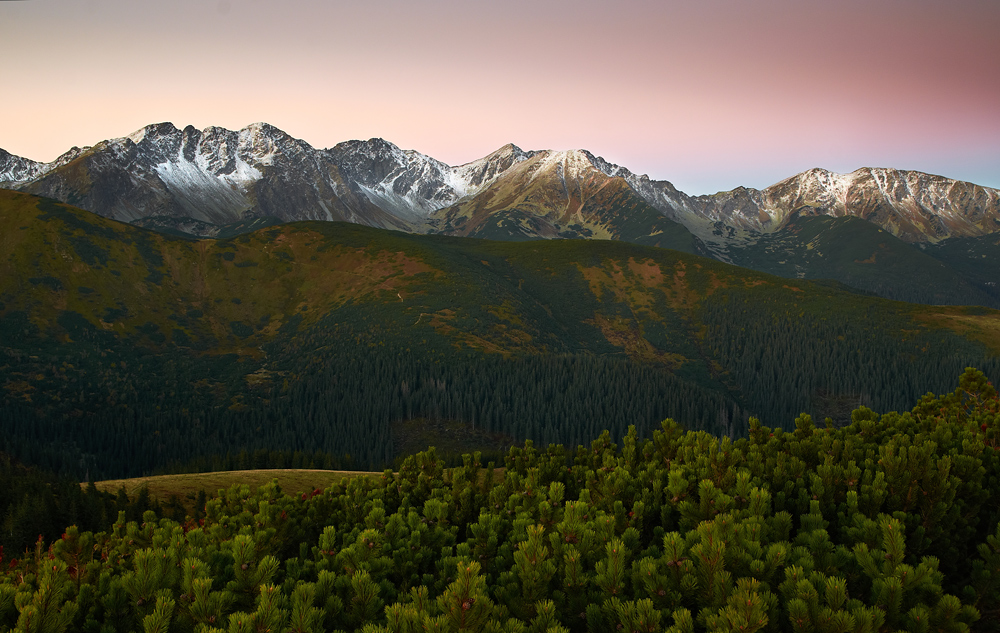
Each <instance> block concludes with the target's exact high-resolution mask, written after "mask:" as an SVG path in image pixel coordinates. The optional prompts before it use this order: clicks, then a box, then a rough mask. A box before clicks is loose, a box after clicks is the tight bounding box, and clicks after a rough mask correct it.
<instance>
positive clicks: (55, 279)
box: [0, 192, 1000, 448]
mask: <svg viewBox="0 0 1000 633" xmlns="http://www.w3.org/2000/svg"><path fill="white" fill-rule="evenodd" d="M0 227H2V230H0V252H2V253H3V254H2V255H0V371H2V373H0V376H3V384H2V389H3V392H4V394H5V396H6V398H7V399H8V401H10V402H15V403H19V406H27V407H32V408H37V409H39V410H45V408H46V407H49V408H50V409H51V410H52V411H57V412H59V415H61V416H63V417H62V418H61V419H63V420H65V424H79V422H78V420H80V419H91V418H93V416H97V415H98V414H99V413H100V410H99V409H98V408H95V407H97V403H102V404H100V406H102V407H115V406H122V405H121V404H120V403H122V402H124V401H125V400H124V398H125V396H127V395H128V394H129V393H132V394H133V395H132V398H133V401H134V400H135V399H136V398H138V399H139V401H141V402H144V403H151V402H153V403H155V404H156V406H157V407H162V408H163V410H164V411H171V410H172V407H175V405H173V402H175V400H176V398H175V396H174V393H175V392H178V393H180V392H182V391H185V390H187V391H192V390H193V391H194V392H196V393H195V395H194V396H191V397H190V402H192V403H193V404H192V405H190V406H195V407H199V408H201V407H207V408H206V410H207V411H214V410H217V409H219V408H228V409H229V410H235V411H239V410H241V409H243V408H247V407H249V408H250V409H251V410H252V409H253V406H256V405H253V403H255V402H256V403H259V404H262V405H264V404H267V403H268V402H271V401H277V400H281V399H282V398H286V397H287V396H288V395H289V394H290V393H291V391H290V390H292V389H293V388H294V387H295V385H296V384H299V383H300V382H302V381H305V380H307V379H308V378H309V377H310V376H312V375H316V374H317V373H321V371H323V368H324V367H326V368H329V367H330V363H331V362H334V361H335V362H342V360H336V359H337V358H341V359H342V358H343V357H342V356H340V357H337V356H331V355H330V353H328V351H327V350H328V349H332V348H333V346H334V345H335V344H336V345H339V346H340V348H341V349H342V348H343V347H344V345H354V346H355V347H356V351H355V352H350V353H352V354H355V356H358V355H362V356H363V355H364V354H365V352H364V350H365V349H366V346H378V347H380V348H381V347H383V346H397V347H398V348H399V349H400V350H401V351H402V352H403V353H405V354H406V355H409V356H412V357H414V358H417V359H419V361H420V362H423V363H430V364H431V365H433V364H434V363H444V364H451V363H453V361H454V359H456V358H462V359H464V360H463V361H462V362H467V363H473V364H475V363H480V361H479V360H477V359H483V360H486V359H490V358H512V359H514V358H525V357H539V356H544V357H563V356H566V355H571V356H576V357H580V358H598V357H606V358H628V359H630V360H631V361H633V362H634V363H636V364H638V365H640V366H642V367H647V368H656V370H657V371H664V372H669V373H672V374H674V375H676V376H679V377H681V378H683V379H684V380H686V381H689V382H691V383H692V384H696V385H698V386H699V388H701V389H707V390H710V391H712V392H718V393H720V394H724V396H725V398H726V399H727V400H728V401H730V402H738V403H741V406H744V407H746V406H747V403H748V402H764V401H765V399H764V398H763V396H754V393H762V394H764V395H766V394H767V393H773V390H774V389H786V388H788V385H792V384H794V383H795V381H796V380H799V378H800V377H801V374H802V372H803V371H804V370H803V369H801V368H799V367H798V366H797V364H801V362H803V360H802V359H800V358H799V356H802V355H803V354H807V352H806V351H804V350H805V347H803V348H802V350H798V349H791V350H786V351H785V352H783V353H785V354H786V357H777V356H776V357H775V360H772V361H768V362H770V363H772V365H773V367H767V368H766V369H767V371H766V372H763V373H764V374H766V376H764V377H765V378H767V381H770V382H767V381H762V377H761V375H762V371H761V370H760V368H759V367H754V365H753V363H754V361H755V359H757V360H758V361H759V359H760V358H762V357H763V356H764V355H766V354H768V353H769V352H770V351H771V350H770V348H772V347H774V342H773V341H774V335H775V332H781V331H783V329H784V328H792V327H798V326H797V325H796V324H801V323H805V322H810V323H813V324H814V325H812V326H810V327H812V328H814V329H813V330H807V331H805V332H804V333H803V332H800V333H799V334H797V336H800V337H802V336H805V337H808V336H810V335H812V336H814V337H817V336H819V337H826V338H833V340H832V343H831V344H832V345H833V346H834V348H832V351H830V350H828V351H827V352H824V353H830V354H831V355H832V356H837V355H838V354H839V356H837V357H838V358H843V359H846V360H845V361H843V362H844V363H846V364H844V366H843V367H840V369H841V370H843V369H845V368H847V369H848V370H849V371H854V370H853V369H851V368H853V367H854V366H855V365H857V367H858V368H864V367H867V366H870V365H871V364H872V363H876V364H877V363H879V362H883V361H882V360H880V359H874V358H865V359H860V360H859V359H858V358H857V353H858V348H856V347H857V346H856V345H855V341H857V342H861V341H864V342H865V343H868V342H870V340H874V341H875V342H876V343H877V344H878V345H876V347H875V348H873V349H888V350H894V351H891V353H892V354H896V355H905V356H906V357H907V358H908V359H909V360H908V361H907V362H909V363H917V364H919V363H920V360H921V358H931V357H932V356H933V354H937V356H933V357H934V358H938V357H941V355H942V354H944V355H947V354H951V353H952V352H953V350H958V352H955V353H959V352H960V353H961V354H967V355H968V354H971V355H972V356H971V357H974V356H975V355H976V354H988V353H989V351H990V350H989V349H988V348H989V347H990V346H991V343H990V341H991V338H990V333H992V332H995V331H996V330H997V324H998V323H1000V313H997V312H995V311H991V310H975V309H966V308H948V309H939V308H931V307H927V306H916V305H910V304H902V303H895V302H889V301H885V300H882V299H877V298H872V297H863V296H859V295H856V294H852V293H850V292H847V291H845V290H844V289H843V288H841V287H837V286H835V285H831V284H823V283H812V282H807V281H794V282H792V281H789V280H788V279H782V278H778V277H773V276H770V275H767V274H763V273H758V272H753V271H749V270H746V269H741V268H737V267H733V266H729V265H725V264H721V263H719V262H716V261H713V260H709V259H705V258H701V257H697V256H694V255H689V254H685V253H681V252H678V251H673V250H664V249H658V248H652V247H644V246H639V245H635V244H629V243H624V242H616V241H604V240H598V241H585V240H552V241H533V242H521V243H510V242H490V241H481V240H471V239H467V238H454V237H445V236H420V235H411V234H404V233H397V232H392V231H384V230H378V229H371V228H367V227H362V226H358V225H351V224H342V223H321V222H303V223H295V224H289V225H283V226H277V227H271V228H267V229H263V230H261V231H257V232H255V233H252V234H246V235H241V236H238V237H236V238H233V239H229V240H218V241H209V240H206V241H192V240H185V239H180V238H172V237H169V236H164V235H160V234H156V233H152V232H148V231H143V230H139V229H136V228H135V227H131V226H128V225H124V224H120V223H117V222H113V221H110V220H106V219H104V218H100V217H98V216H96V215H93V214H90V213H87V212H85V211H80V210H76V209H73V208H71V207H67V206H64V205H60V204H56V203H52V202H50V201H39V199H37V198H34V197H31V196H28V195H25V194H19V193H14V192H0ZM751 308H752V309H751ZM748 309H749V310H750V311H749V312H748V311H747V310H748ZM743 315H746V316H743ZM740 319H752V322H745V323H744V322H741V321H740ZM750 326H752V327H750ZM754 328H756V329H754ZM823 328H827V329H829V332H830V333H832V334H830V333H826V331H825V330H824V329H823ZM831 328H832V329H831ZM838 328H839V329H838ZM799 329H801V328H799ZM751 330H753V332H751ZM811 332H812V334H810V333H811ZM741 337H749V338H746V339H745V340H744V339H743V338H741ZM768 337H770V338H768ZM837 338H839V339H840V342H838V341H837V340H836V339H837ZM869 339H870V340H869ZM777 340H779V341H780V340H781V339H780V337H779V339H777ZM788 340H789V341H791V340H792V339H790V338H789V339H788ZM733 341H735V343H733V344H734V345H736V347H735V348H732V349H729V350H728V351H727V350H726V349H724V348H725V346H726V345H728V344H729V343H731V342H733ZM825 343H827V342H824V344H825ZM798 345H800V343H795V344H794V345H793V346H792V347H793V348H795V347H796V346H798ZM838 345H839V347H837V346H838ZM879 346H881V347H879ZM730 347H732V346H730ZM369 349H370V347H369ZM824 349H825V348H824ZM808 353H812V352H808ZM852 354H853V355H852ZM927 354H931V355H927ZM806 360H808V359H806ZM817 360H819V361H820V362H822V361H824V360H826V359H813V360H811V361H809V362H811V363H813V365H814V367H813V368H812V369H810V371H812V372H813V374H816V375H820V374H822V373H823V372H824V371H826V368H823V367H819V368H817V367H815V365H816V363H817ZM889 360H890V361H892V359H889ZM837 362H841V361H837ZM892 362H895V361H892ZM935 362H936V361H935ZM851 363H854V364H851ZM327 371H329V369H327ZM893 371H895V370H893ZM890 373H891V372H890ZM953 380H954V375H953V372H952V371H951V369H949V370H948V374H947V375H946V376H942V377H941V382H942V384H943V385H947V384H950V382H951V381H953ZM911 382H914V381H911ZM894 385H895V383H891V382H889V383H886V387H885V388H886V389H889V390H890V391H891V390H892V389H895V387H894ZM515 388H517V389H521V388H522V387H515ZM796 388H799V387H796ZM815 388H816V387H815V385H811V384H804V385H803V386H802V387H801V389H802V390H803V394H804V396H803V397H804V398H805V400H803V402H808V399H809V397H810V395H809V390H811V389H815ZM921 388H923V389H927V388H932V389H937V388H938V386H937V385H934V384H927V382H926V380H924V383H923V384H921ZM834 395H836V394H834ZM847 395H848V397H852V398H853V397H854V392H853V391H851V392H850V393H848V394H847ZM199 398H200V400H199ZM755 398H756V399H755ZM77 401H79V402H81V403H82V404H79V405H76V404H75V403H76V402H77ZM115 403H119V404H117V405H116V404H115ZM727 406H728V405H727ZM790 406H791V405H790ZM793 406H795V407H799V405H798V404H795V405H793ZM798 410H799V411H801V410H805V406H804V405H803V406H802V408H798ZM277 414H278V415H285V413H284V412H282V411H277ZM212 415H214V414H212ZM88 416H91V417H88ZM93 419H96V418H93ZM211 419H213V418H211V417H210V418H208V420H211ZM682 421H683V420H682ZM784 422H787V420H772V421H771V423H773V424H781V423H784ZM192 424H195V427H193V429H192V430H191V431H186V432H187V433H191V432H201V431H198V428H199V427H197V424H199V422H198V421H197V420H194V421H192ZM167 431H169V429H165V430H164V432H165V433H166V432H167ZM168 436H169V434H167V435H165V436H164V437H165V438H166V437H168ZM164 441H168V440H167V439H164ZM421 448H422V447H421Z"/></svg>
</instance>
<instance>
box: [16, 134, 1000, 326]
mask: <svg viewBox="0 0 1000 633" xmlns="http://www.w3.org/2000/svg"><path fill="white" fill-rule="evenodd" d="M0 187H4V188H9V189H17V190H20V191H24V192H28V193H32V194H36V195H40V196H44V197H48V198H53V199H55V200H58V201H61V202H65V203H69V204H72V205H75V206H78V207H81V208H83V209H86V210H89V211H92V212H94V213H97V214H99V215H102V216H105V217H108V218H112V219H115V220H119V221H123V222H129V223H133V224H136V225H138V226H142V227H146V228H152V229H156V230H159V231H164V232H172V233H175V234H176V233H180V234H185V235H190V236H197V237H224V236H227V235H233V234H237V233H240V232H245V231H249V230H255V229H257V228H260V227H262V226H267V225H273V224H279V223H284V222H292V221H301V220H327V221H345V222H351V223H355V224H362V225H367V226H372V227H378V228H388V229H394V230H400V231H406V232H413V233H431V234H434V233H436V234H445V235H455V236H463V237H482V238H489V239H499V240H515V241H517V240H530V239H545V238H549V239H551V238H591V239H615V240H622V241H628V242H634V243H639V244H645V245H652V246H659V247H666V248H673V249H677V250H682V251H686V252H690V253H697V254H701V255H705V256H709V257H712V258H715V259H718V260H720V261H723V262H727V263H733V264H737V265H741V266H745V267H750V268H754V269H757V270H761V271H765V272H770V273H773V274H778V275H782V276H786V277H792V278H830V279H836V280H838V281H841V282H843V283H845V284H847V285H849V286H851V287H854V288H856V289H859V290H862V291H865V292H871V293H876V294H880V295H882V296H885V297H888V298H893V299H902V300H906V301H914V302H921V303H942V304H980V305H986V306H992V307H1000V289H998V288H997V287H996V277H997V276H998V274H1000V191H998V190H996V189H991V188H987V187H982V186H978V185H974V184H971V183H967V182H961V181H956V180H952V179H949V178H944V177H941V176H933V175H929V174H924V173H920V172H914V171H901V170H896V169H886V168H862V169H858V170H856V171H854V172H852V173H850V174H835V173H832V172H829V171H826V170H823V169H811V170H808V171H806V172H803V173H801V174H797V175H795V176H792V177H790V178H788V179H786V180H783V181H781V182H779V183H777V184H775V185H772V186H770V187H767V188H765V189H762V190H758V189H751V188H745V187H739V188H737V189H734V190H732V191H727V192H720V193H717V194H714V195H702V196H691V195H688V194H685V193H684V192H681V191H679V190H678V189H676V188H675V187H674V186H673V185H672V184H671V183H669V182H667V181H657V180H651V179H650V178H648V177H647V176H639V175H636V174H634V173H632V172H631V171H629V170H628V169H626V168H624V167H621V166H618V165H613V164H611V163H609V162H607V161H605V160H604V159H602V158H600V157H598V156H595V155H593V154H592V153H590V152H588V151H586V150H572V151H549V150H544V151H525V150H522V149H520V148H518V147H516V146H514V145H506V146H504V147H502V148H500V149H498V150H497V151H495V152H493V153H491V154H489V155H488V156H486V157H484V158H481V159H479V160H476V161H473V162H471V163H467V164H465V165H460V166H449V165H447V164H445V163H443V162H441V161H438V160H435V159H434V158H431V157H429V156H426V155H424V154H421V153H419V152H416V151H412V150H402V149H400V148H398V147H396V146H395V145H393V144H392V143H389V142H387V141H384V140H382V139H370V140H368V141H348V142H344V143H340V144H338V145H336V146H334V147H332V148H328V149H316V148H314V147H312V146H311V145H309V144H308V143H306V142H305V141H302V140H298V139H295V138H292V137H291V136H289V135H288V134H286V133H284V132H282V131H281V130H279V129H277V128H275V127H273V126H270V125H267V124H263V123H258V124H253V125H250V126H248V127H246V128H244V129H242V130H239V131H230V130H226V129H222V128H218V127H209V128H206V129H205V130H197V129H195V128H193V127H191V126H188V127H186V128H184V129H183V130H181V129H178V128H176V127H175V126H173V125H172V124H170V123H162V124H156V125H149V126H146V127H144V128H142V129H141V130H138V131H136V132H134V133H133V134H130V135H128V136H126V137H122V138H118V139H111V140H107V141H103V142H101V143H98V144H97V145H95V146H93V147H85V148H72V149H71V150H69V151H68V152H66V153H65V154H63V155H62V156H60V157H59V158H57V159H56V160H55V161H53V162H51V163H38V162H34V161H31V160H28V159H25V158H21V157H18V156H14V155H11V154H9V153H7V152H4V151H2V150H0Z"/></svg>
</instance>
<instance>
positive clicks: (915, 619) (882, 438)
mask: <svg viewBox="0 0 1000 633" xmlns="http://www.w3.org/2000/svg"><path fill="white" fill-rule="evenodd" d="M792 429H793V430H790V431H785V430H783V429H781V428H772V427H768V426H764V425H762V424H761V423H760V422H759V421H757V420H756V419H753V420H751V421H750V425H749V431H748V433H747V436H746V437H743V438H740V439H737V440H735V441H733V440H730V439H729V438H728V437H722V438H719V437H715V436H712V435H710V434H708V433H705V432H701V431H684V430H682V429H681V428H680V427H679V426H678V425H677V423H676V422H674V421H672V420H666V421H664V422H663V423H662V424H661V425H660V428H659V429H657V430H656V431H654V432H653V433H652V435H651V437H649V438H646V439H643V438H641V437H640V435H639V434H638V433H637V432H636V430H635V429H634V428H630V429H629V431H628V432H627V433H626V434H625V435H624V437H622V438H621V441H620V443H618V442H614V441H612V439H611V436H610V434H609V433H607V432H605V433H602V434H601V435H600V436H598V437H597V438H596V439H594V440H593V441H591V442H590V443H589V444H588V445H581V446H579V447H577V448H576V449H569V450H568V449H566V448H564V447H563V446H562V445H555V444H553V445H549V446H548V447H547V448H536V447H535V445H534V444H533V443H532V442H530V441H528V442H526V443H525V444H524V445H523V447H515V448H512V449H510V450H509V452H508V453H507V454H506V456H505V457H504V461H503V463H502V464H496V465H495V464H493V463H487V464H484V463H482V461H481V458H480V456H478V455H467V456H466V457H465V458H464V462H463V464H462V465H460V466H457V467H453V468H445V467H444V465H443V463H442V462H441V460H439V459H437V457H436V454H435V452H434V451H433V450H430V451H428V452H423V453H420V454H417V455H415V456H411V457H408V458H407V459H405V460H404V461H403V463H402V464H401V466H400V468H399V470H398V472H393V471H391V470H386V471H385V472H384V473H383V474H381V475H377V474H373V475H372V476H370V477H358V478H355V479H351V480H348V481H346V482H345V483H342V484H335V485H334V486H332V487H330V488H328V489H326V490H315V491H314V492H312V493H311V494H302V495H301V496H297V497H294V498H293V497H290V496H288V495H286V494H283V493H282V492H281V490H279V489H278V488H277V486H276V485H275V484H271V485H268V486H264V487H261V488H259V489H257V490H251V489H249V487H247V486H245V485H244V486H234V487H233V488H230V489H228V490H222V491H219V494H218V496H214V497H212V498H210V499H207V500H206V502H205V504H204V506H203V507H201V508H198V513H197V515H196V516H188V517H186V518H185V519H178V518H167V517H163V516H162V514H163V513H162V512H161V513H160V515H158V514H157V511H156V510H155V509H149V510H147V511H146V512H145V513H144V514H143V516H142V517H141V518H135V517H130V516H129V514H128V511H127V510H126V511H122V512H120V513H119V515H118V518H117V520H115V522H114V524H113V525H110V526H109V527H108V528H107V529H104V530H101V531H97V532H92V531H88V530H85V529H81V528H80V527H79V526H71V527H68V528H66V530H65V533H64V534H62V535H61V537H59V538H58V539H55V540H53V541H42V540H39V541H38V542H37V543H36V544H35V546H34V547H33V548H30V549H28V550H27V551H23V552H21V551H18V552H10V551H9V550H7V551H5V552H4V554H3V555H4V556H5V558H4V560H3V561H2V569H3V571H2V576H0V631H7V630H16V631H47V632H61V631H87V632H89V631H94V632H99V631H101V632H108V633H110V632H112V631H146V632H152V631H162V632H177V633H180V632H182V631H198V632H200V633H212V632H216V631H229V632H233V633H235V632H242V631H247V632H249V631H295V632H305V631H312V632H318V631H329V632H334V631H363V632H364V633H389V632H392V633H397V632H399V633H413V632H417V631H420V632H423V631H452V632H456V631H486V632H490V633H518V632H520V633H527V632H532V633H535V632H537V633H542V632H544V633H558V632H569V631H580V632H583V631H588V632H592V633H599V632H604V631H616V630H621V631H636V632H638V631H642V632H649V633H655V632H671V633H673V632H677V633H681V632H694V631H698V632H701V631H732V632H740V633H752V632H754V631H817V632H838V633H855V632H857V633H865V632H869V633H875V632H877V631H878V632H881V631H969V630H972V631H995V630H998V628H1000V626H998V625H1000V397H998V395H997V391H996V390H995V389H994V387H993V386H992V385H991V384H990V383H989V381H988V380H987V379H986V377H985V376H984V375H983V374H982V373H981V372H978V371H976V370H973V369H968V370H966V371H965V372H964V373H963V374H962V375H961V377H960V379H959V385H958V388H957V389H956V390H955V391H953V392H951V393H947V394H945V395H943V396H934V395H932V394H927V395H925V396H923V397H921V398H920V399H919V401H918V402H917V404H916V406H915V407H914V408H913V409H912V411H909V412H905V413H886V414H883V415H879V414H877V413H875V412H873V411H872V410H870V409H868V408H864V407H862V408H858V409H856V410H855V411H854V412H853V413H852V414H851V422H850V424H849V425H847V426H845V427H842V428H834V427H832V426H824V425H819V426H817V425H816V424H815V423H814V422H813V420H812V419H811V418H810V417H809V416H800V417H798V418H797V419H795V421H794V425H793V427H792ZM199 517H200V518H199Z"/></svg>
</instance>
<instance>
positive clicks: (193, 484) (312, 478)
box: [81, 469, 381, 502]
mask: <svg viewBox="0 0 1000 633" xmlns="http://www.w3.org/2000/svg"><path fill="white" fill-rule="evenodd" d="M380 474H381V473H372V472H362V471H343V470H292V469H287V470H231V471H226V472H215V473H190V474H184V475H158V476H155V477H133V478H130V479H108V480H105V481H98V482H95V484H94V485H95V486H96V487H97V489H98V490H101V491H104V492H112V493H114V492H118V491H119V490H120V489H122V488H125V492H126V493H127V494H128V495H129V497H132V496H134V495H135V494H137V493H138V492H139V491H140V490H141V489H142V488H146V489H147V490H148V491H149V495H150V497H152V498H153V499H159V500H160V501H161V502H166V501H167V500H168V499H170V498H171V497H173V496H176V497H177V498H178V499H181V500H184V499H188V498H189V497H191V498H193V497H194V495H196V494H197V493H198V492H199V491H201V490H204V491H205V492H206V493H208V494H209V495H212V494H214V493H215V492H216V491H218V490H220V489H228V488H229V487H231V486H234V485H243V484H246V485H248V486H250V487H251V489H255V488H257V487H259V486H263V485H265V484H268V483H270V482H271V481H272V480H277V482H278V485H279V486H281V489H282V490H283V491H285V492H286V493H288V494H292V495H297V494H299V493H304V492H311V491H313V490H315V489H317V488H319V489H325V488H327V487H329V486H331V485H333V484H334V483H337V482H338V481H342V480H344V479H348V478H351V477H375V476H378V475H380ZM81 485H84V486H85V485H86V484H81Z"/></svg>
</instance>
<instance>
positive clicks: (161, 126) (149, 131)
mask: <svg viewBox="0 0 1000 633" xmlns="http://www.w3.org/2000/svg"><path fill="white" fill-rule="evenodd" d="M178 132H180V130H178V129H177V128H176V127H175V126H174V124H173V123H170V122H169V121H167V122H164V123H151V124H149V125H147V126H145V127H142V128H140V129H138V130H136V131H135V132H132V133H131V134H129V135H128V136H126V137H124V138H127V139H128V140H130V141H132V142H133V143H135V144H136V145H138V144H139V143H141V142H143V141H144V140H146V139H147V138H158V137H162V136H172V135H174V134H177V133H178Z"/></svg>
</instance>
